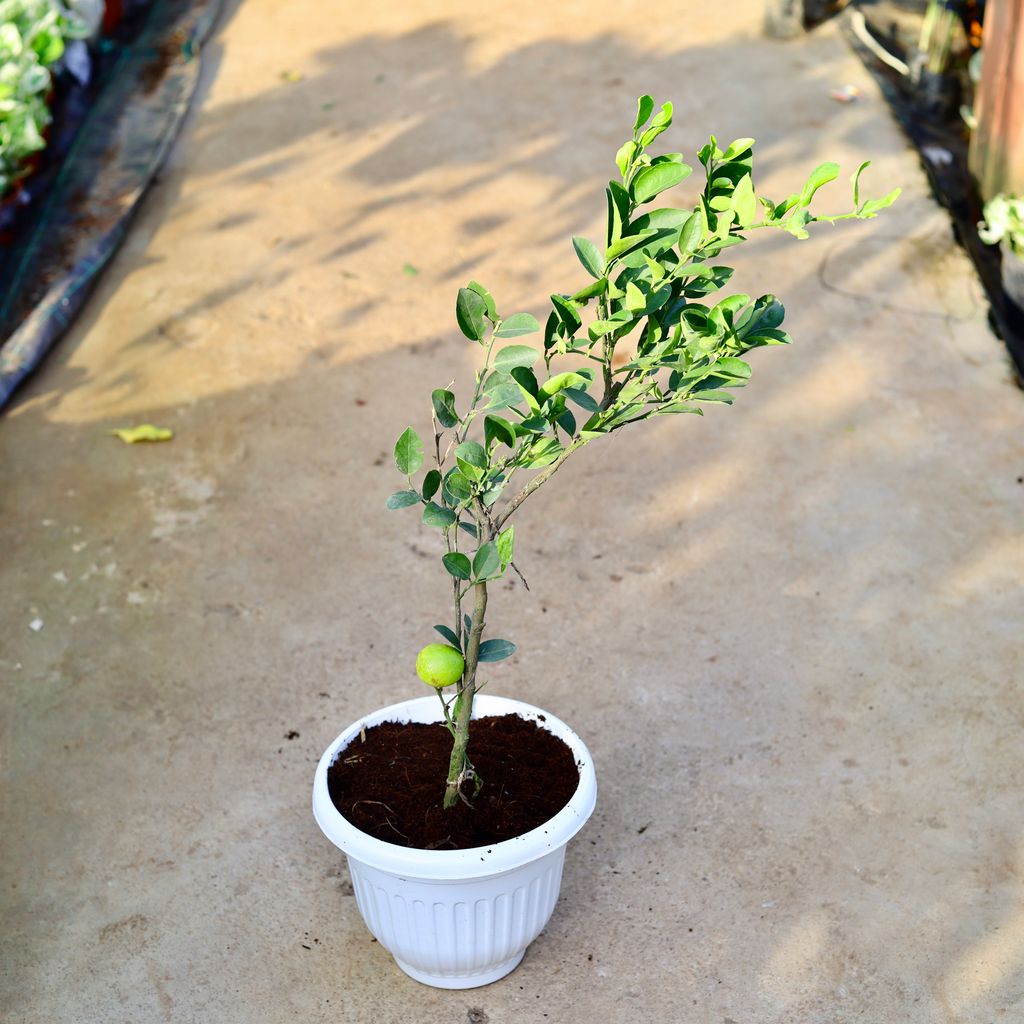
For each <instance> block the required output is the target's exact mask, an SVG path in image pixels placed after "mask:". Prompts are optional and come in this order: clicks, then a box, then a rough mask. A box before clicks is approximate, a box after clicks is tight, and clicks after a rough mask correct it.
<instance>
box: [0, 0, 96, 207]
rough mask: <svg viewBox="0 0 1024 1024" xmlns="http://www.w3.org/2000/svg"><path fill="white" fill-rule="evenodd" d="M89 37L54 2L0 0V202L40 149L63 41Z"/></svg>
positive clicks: (75, 18)
mask: <svg viewBox="0 0 1024 1024" xmlns="http://www.w3.org/2000/svg"><path fill="white" fill-rule="evenodd" d="M88 33H89V28H88V25H87V24H86V23H85V21H84V20H83V19H82V18H80V17H78V15H76V14H74V13H72V12H71V11H69V10H67V9H66V8H65V7H63V6H62V5H61V4H60V3H57V2H56V0H0V196H3V195H4V194H5V193H6V192H7V191H8V190H9V189H10V188H11V187H12V186H13V185H14V184H15V183H16V182H17V181H18V180H19V179H20V178H22V177H24V176H25V175H26V174H27V173H28V171H29V167H30V164H29V160H30V158H31V156H32V154H34V153H37V152H39V151H40V150H42V149H44V148H45V146H46V139H45V137H44V132H45V131H46V128H47V126H48V125H49V124H50V121H51V119H52V118H51V114H50V107H49V102H48V97H49V93H50V91H51V89H52V86H53V76H52V70H51V69H52V68H53V65H54V64H56V63H57V61H59V60H60V58H61V57H62V56H63V55H64V45H65V41H66V40H68V39H76V38H84V37H85V36H87V35H88Z"/></svg>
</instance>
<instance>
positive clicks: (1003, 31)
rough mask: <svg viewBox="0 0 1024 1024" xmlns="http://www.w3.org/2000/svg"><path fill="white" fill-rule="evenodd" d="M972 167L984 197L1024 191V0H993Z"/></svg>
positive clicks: (987, 24) (976, 109)
mask: <svg viewBox="0 0 1024 1024" xmlns="http://www.w3.org/2000/svg"><path fill="white" fill-rule="evenodd" d="M983 45H984V56H983V57H982V65H981V82H980V83H979V85H978V91H977V93H976V95H975V100H974V112H975V116H976V117H977V122H978V127H977V128H976V129H975V131H974V134H973V136H972V137H971V150H970V164H969V165H970V170H971V173H972V174H973V175H974V178H975V181H976V182H977V184H978V191H979V192H980V193H981V199H982V201H983V202H987V201H988V200H989V199H991V198H992V197H993V196H994V195H997V194H998V193H1000V192H1005V193H1007V194H1009V195H1024V0H988V4H987V5H986V10H985V34H984V44H983Z"/></svg>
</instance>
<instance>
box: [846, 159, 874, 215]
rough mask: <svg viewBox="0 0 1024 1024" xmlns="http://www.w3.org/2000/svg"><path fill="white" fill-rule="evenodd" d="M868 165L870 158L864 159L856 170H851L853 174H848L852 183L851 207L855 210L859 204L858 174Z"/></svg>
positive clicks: (869, 164)
mask: <svg viewBox="0 0 1024 1024" xmlns="http://www.w3.org/2000/svg"><path fill="white" fill-rule="evenodd" d="M870 166H871V161H870V160H865V161H864V163H862V164H861V165H860V167H858V168H857V170H855V171H854V172H853V174H851V175H850V182H851V184H852V185H853V208H854V209H855V210H856V209H857V207H858V206H860V176H861V175H862V174H863V173H864V172H865V171H866V170H867V169H868V168H869V167H870Z"/></svg>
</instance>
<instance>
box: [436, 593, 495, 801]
mask: <svg viewBox="0 0 1024 1024" xmlns="http://www.w3.org/2000/svg"><path fill="white" fill-rule="evenodd" d="M474 589H475V590H476V601H475V603H474V606H473V620H472V623H473V624H472V628H471V629H470V631H469V639H468V641H467V643H466V668H465V671H464V673H463V676H462V686H461V687H460V689H459V699H458V701H457V703H458V715H457V717H456V719H455V741H454V743H453V744H452V756H451V760H450V761H449V762H448V782H447V785H446V786H445V790H444V806H445V808H449V807H454V806H455V802H456V801H457V800H458V799H459V798H460V797H461V796H462V793H461V786H462V783H463V781H464V780H465V778H466V766H467V763H468V762H467V758H466V747H467V746H468V745H469V721H470V718H471V717H472V714H473V694H474V693H475V692H476V667H477V662H478V660H479V655H480V638H481V636H482V635H483V631H484V614H485V613H486V611H487V584H486V583H477V584H475V585H474ZM470 770H472V769H470Z"/></svg>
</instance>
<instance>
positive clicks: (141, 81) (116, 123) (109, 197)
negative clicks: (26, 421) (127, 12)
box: [0, 0, 221, 408]
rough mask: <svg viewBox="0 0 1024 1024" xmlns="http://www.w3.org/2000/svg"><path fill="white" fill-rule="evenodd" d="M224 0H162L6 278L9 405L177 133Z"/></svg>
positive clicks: (2, 398)
mask: <svg viewBox="0 0 1024 1024" xmlns="http://www.w3.org/2000/svg"><path fill="white" fill-rule="evenodd" d="M220 5H221V4H220V0H198V2H186V0H156V2H155V3H154V4H153V6H152V8H151V9H150V11H149V13H148V15H147V17H146V20H145V23H144V24H143V26H142V27H141V29H140V31H139V33H138V35H137V36H136V38H135V40H134V42H133V43H131V44H130V45H129V46H127V47H126V48H125V49H124V50H122V52H121V53H120V55H119V57H118V58H117V61H116V64H115V66H114V67H113V68H112V69H111V70H110V74H109V76H107V80H106V83H105V85H104V86H103V88H102V91H101V92H100V93H99V95H98V96H97V97H96V99H95V102H94V103H93V104H92V106H91V107H90V109H89V111H88V113H87V114H86V116H85V118H84V120H83V121H82V122H81V124H80V125H79V126H78V128H77V130H76V131H75V134H74V140H73V141H72V143H71V144H70V146H69V148H68V151H67V153H66V155H65V156H64V159H63V161H62V162H61V164H60V166H59V169H58V170H57V171H56V173H55V174H54V176H53V181H52V184H51V185H50V188H49V190H48V194H47V195H46V197H45V199H44V200H41V201H40V204H39V207H38V210H37V212H36V213H35V215H34V217H33V220H32V222H31V223H30V224H29V225H27V226H26V228H25V230H24V231H22V232H21V233H20V238H19V240H18V241H17V242H16V243H15V244H14V246H13V247H12V249H11V250H10V251H9V252H8V253H7V254H6V256H5V259H4V266H3V273H2V278H0V338H6V341H4V342H3V344H2V346H0V408H2V407H3V406H4V405H5V404H6V402H7V401H8V399H9V398H10V397H11V395H12V394H13V393H14V391H15V389H16V388H17V387H18V385H19V384H20V383H21V382H22V381H23V380H24V379H25V378H26V377H27V376H28V375H29V374H30V373H31V372H32V371H33V370H34V369H35V367H36V366H38V365H39V363H40V362H41V360H42V359H43V357H44V356H45V355H46V353H47V352H48V351H49V350H50V349H51V348H52V347H53V345H54V344H55V343H56V342H57V341H58V340H59V339H60V337H61V336H62V335H63V334H64V333H65V331H67V329H68V327H69V326H70V325H71V323H72V322H73V321H74V318H75V315H76V314H77V313H78V311H79V310H80V309H81V308H82V305H83V304H84V303H85V300H86V298H87V297H88V295H89V293H90V291H91V290H92V288H93V286H94V285H95V283H96V280H97V278H98V275H99V273H100V271H101V270H102V269H103V267H104V266H106V264H107V262H108V261H109V260H110V258H111V256H113V254H114V253H115V252H116V251H117V249H118V246H119V245H120V244H121V242H122V241H123V239H124V236H125V233H126V232H127V229H128V225H129V223H130V222H131V218H132V214H133V213H134V212H135V210H136V208H137V207H138V204H139V202H140V200H141V199H142V197H143V195H144V194H145V192H146V189H147V188H148V187H149V185H150V184H151V183H152V181H153V179H154V178H155V176H156V174H157V172H158V171H159V169H160V167H161V165H162V164H163V162H164V159H165V158H166V156H167V153H168V151H169V149H170V147H171V144H172V143H173V141H174V139H175V137H176V136H177V133H178V130H179V128H180V127H181V124H182V121H183V120H184V118H185V114H186V113H187V111H188V107H189V104H190V102H191V100H192V97H193V95H194V94H195V90H196V86H197V84H198V80H199V59H198V58H199V52H200V47H201V45H202V43H203V41H204V40H205V39H206V37H207V36H208V34H209V32H210V29H211V28H212V26H213V23H214V21H215V20H216V17H217V14H218V13H219V10H220Z"/></svg>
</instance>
